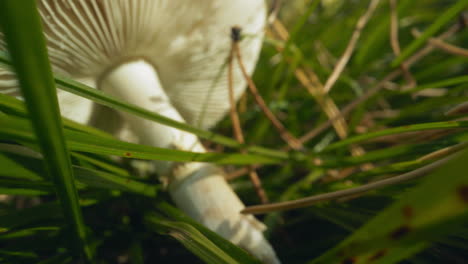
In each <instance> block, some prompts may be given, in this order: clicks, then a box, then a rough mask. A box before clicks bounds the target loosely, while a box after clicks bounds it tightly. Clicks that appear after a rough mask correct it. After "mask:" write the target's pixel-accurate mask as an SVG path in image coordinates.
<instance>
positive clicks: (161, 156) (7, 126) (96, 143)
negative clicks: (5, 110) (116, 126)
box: [0, 116, 289, 165]
mask: <svg viewBox="0 0 468 264" xmlns="http://www.w3.org/2000/svg"><path fill="white" fill-rule="evenodd" d="M0 124H3V125H2V126H0V135H2V136H4V137H5V138H7V139H9V140H17V141H22V142H27V143H30V144H35V143H36V139H35V136H34V134H33V133H32V129H31V128H30V126H29V124H28V123H26V122H25V121H24V120H21V119H18V118H10V117H1V116H0ZM65 135H66V138H67V144H68V147H69V148H70V150H72V151H81V152H87V153H94V154H102V155H114V156H119V157H124V158H136V159H148V160H166V161H177V162H191V161H200V162H212V163H217V164H232V165H246V164H274V163H280V162H282V161H286V160H287V159H288V158H289V157H288V156H283V157H276V158H273V157H267V156H263V155H256V154H239V153H233V154H223V153H214V152H212V153H196V152H188V151H180V150H174V149H165V148H156V147H150V146H145V145H138V144H133V143H127V142H123V141H119V140H117V139H112V138H108V137H100V136H97V135H93V136H91V135H89V134H86V133H82V132H77V131H72V130H65Z"/></svg>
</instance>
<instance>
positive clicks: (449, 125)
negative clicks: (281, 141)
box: [324, 121, 468, 151]
mask: <svg viewBox="0 0 468 264" xmlns="http://www.w3.org/2000/svg"><path fill="white" fill-rule="evenodd" d="M457 128H468V121H449V122H434V123H425V124H416V125H409V126H402V127H395V128H390V129H384V130H381V131H376V132H370V133H366V134H362V135H358V136H354V137H351V138H349V139H345V140H341V141H339V142H337V143H334V144H331V145H329V146H328V147H327V148H325V150H324V151H329V150H333V149H337V148H341V147H344V146H349V145H351V144H354V143H358V142H363V141H366V140H369V139H373V138H377V137H382V136H388V135H395V134H401V133H407V132H415V131H424V130H434V129H457Z"/></svg>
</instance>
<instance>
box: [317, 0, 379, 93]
mask: <svg viewBox="0 0 468 264" xmlns="http://www.w3.org/2000/svg"><path fill="white" fill-rule="evenodd" d="M379 2H380V0H371V2H370V4H369V7H368V8H367V11H366V12H365V13H364V15H362V16H361V17H360V18H359V20H358V22H357V24H356V28H355V29H354V32H353V35H352V36H351V39H350V40H349V43H348V46H347V47H346V49H345V52H344V53H343V55H342V56H341V58H340V59H339V60H338V63H337V64H336V65H335V68H334V69H333V72H332V74H331V75H330V77H329V78H328V80H327V81H326V82H325V85H324V87H323V90H324V92H325V93H328V92H330V90H331V88H332V87H333V85H335V83H336V81H337V80H338V78H339V77H340V75H341V73H343V71H344V69H345V67H346V65H347V64H348V62H349V59H350V58H351V55H352V54H353V52H354V50H355V48H356V44H357V42H358V40H359V38H360V37H361V32H362V30H363V29H364V27H365V26H366V24H367V22H369V19H370V18H371V16H372V14H373V13H374V11H375V10H376V8H377V6H378V5H379Z"/></svg>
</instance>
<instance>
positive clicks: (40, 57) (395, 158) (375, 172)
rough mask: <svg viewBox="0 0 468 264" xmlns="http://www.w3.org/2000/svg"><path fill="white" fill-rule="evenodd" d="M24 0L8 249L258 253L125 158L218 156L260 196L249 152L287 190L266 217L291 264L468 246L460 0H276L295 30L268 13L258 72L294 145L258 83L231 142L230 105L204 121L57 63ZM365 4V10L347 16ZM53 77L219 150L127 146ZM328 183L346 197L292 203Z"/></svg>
mask: <svg viewBox="0 0 468 264" xmlns="http://www.w3.org/2000/svg"><path fill="white" fill-rule="evenodd" d="M16 2H18V1H3V2H2V3H1V6H0V10H1V11H0V12H2V11H3V12H2V13H1V16H0V18H1V21H2V24H1V27H0V28H2V29H3V31H4V33H5V35H6V40H7V42H8V43H9V44H10V47H11V48H10V52H9V53H5V51H3V52H2V53H1V54H0V63H2V64H3V66H2V65H0V67H8V65H11V64H12V65H13V66H14V67H15V68H16V69H17V73H18V77H19V79H20V83H21V87H22V92H23V94H24V97H25V100H24V102H23V101H21V100H18V99H16V98H13V97H11V96H7V95H2V94H0V142H1V144H0V168H2V170H1V171H0V194H2V195H7V196H2V197H4V198H5V199H6V201H5V202H2V203H0V248H1V249H0V262H2V263H75V262H76V259H77V257H76V255H77V252H86V254H84V255H87V256H89V258H92V260H91V261H92V262H93V263H117V262H119V261H120V263H153V262H159V263H174V262H175V263H178V262H181V263H258V262H257V261H256V260H255V259H254V258H252V257H251V256H250V255H249V254H247V253H245V251H243V250H242V249H240V248H237V247H236V246H234V245H233V244H231V243H229V242H227V241H225V240H224V239H222V238H220V237H219V236H217V235H216V234H214V233H213V232H211V231H209V230H207V229H206V228H204V227H203V226H200V225H199V224H198V223H196V222H194V221H193V220H191V219H190V218H188V217H186V216H185V215H183V214H182V213H181V212H179V210H178V209H176V208H174V207H173V205H172V204H171V200H170V199H169V197H168V195H167V193H166V192H165V190H164V186H163V183H161V182H160V181H159V180H158V179H157V178H156V177H154V175H152V174H151V173H145V172H144V170H141V169H138V167H137V166H134V162H133V161H132V159H144V160H152V159H158V160H171V161H205V162H213V163H217V164H222V165H225V168H226V170H227V171H228V174H229V178H230V179H231V183H232V186H233V188H234V189H235V190H236V192H237V193H238V194H239V195H240V197H241V198H242V199H243V200H244V201H245V202H246V203H247V204H250V205H256V204H258V203H259V198H258V197H257V195H256V191H255V189H254V187H253V185H252V183H251V182H250V180H249V178H248V177H244V174H245V172H246V171H247V170H244V169H242V166H243V165H252V164H255V165H257V167H258V168H257V171H258V174H259V175H260V176H261V179H262V183H263V188H264V189H265V191H266V193H267V195H268V196H269V198H270V200H271V201H273V202H292V203H291V204H290V205H288V206H289V207H288V206H286V207H285V208H283V209H287V210H284V211H270V210H266V211H267V212H268V213H267V214H265V215H260V216H259V217H260V218H261V219H262V220H263V221H264V222H265V223H266V224H267V226H268V231H267V233H266V235H267V236H268V238H269V240H270V241H271V242H272V244H273V246H274V247H275V249H276V251H277V253H278V255H279V257H280V258H281V259H282V261H283V262H284V263H464V262H463V261H464V260H465V259H467V258H468V255H467V254H466V249H467V248H468V229H467V226H466V220H467V217H468V202H467V199H468V198H467V193H468V189H467V188H468V187H467V186H468V180H467V177H466V176H465V174H466V173H465V171H466V169H467V165H466V160H467V159H468V156H467V152H466V146H467V144H466V143H467V141H468V133H467V121H466V120H467V119H466V114H467V112H468V111H467V106H466V101H467V100H468V82H467V75H466V66H465V65H466V64H467V62H468V58H467V57H466V56H464V55H463V54H462V53H460V52H459V51H460V50H461V51H463V49H465V51H466V45H465V46H464V43H468V33H467V32H468V31H467V30H466V12H465V13H463V11H464V10H466V7H467V4H468V2H467V1H455V0H425V1H411V0H400V1H398V2H397V6H396V7H392V5H390V4H389V1H377V2H378V5H377V7H376V9H375V11H373V12H372V10H370V11H369V7H370V3H372V2H374V1H315V0H312V1H284V2H285V3H284V5H283V7H282V9H281V12H280V20H281V21H282V22H283V23H284V25H285V28H284V29H286V31H285V30H284V29H282V25H283V24H279V23H275V24H274V25H272V26H270V27H269V29H268V32H267V34H266V37H265V42H264V47H263V50H262V54H261V57H260V61H259V63H258V67H257V70H256V72H255V75H254V76H253V80H254V83H255V84H256V86H257V88H258V89H259V91H260V94H261V95H262V96H263V98H264V99H265V101H266V103H267V105H268V107H269V108H270V109H271V110H272V112H273V113H274V115H275V116H276V117H277V118H278V119H279V120H280V121H281V122H282V124H283V125H284V126H285V127H286V128H287V129H288V131H289V132H290V133H291V134H292V135H294V136H295V137H297V138H298V139H299V140H300V141H301V143H303V145H304V147H303V150H301V151H288V150H287V145H286V143H284V142H283V141H282V139H281V138H280V136H279V135H278V133H273V132H272V131H274V128H273V127H272V125H271V124H270V122H269V121H268V120H267V119H266V118H265V117H264V114H263V113H262V111H261V109H260V108H259V107H258V106H257V105H256V103H255V100H254V98H253V97H252V96H249V95H248V96H246V98H244V99H242V100H241V103H240V106H239V115H240V119H241V121H242V123H243V124H242V127H243V128H244V131H243V133H244V135H245V139H246V142H247V143H246V144H245V145H243V144H239V143H237V141H235V140H234V139H232V135H231V134H232V133H231V131H232V123H231V121H230V120H229V118H226V119H225V120H223V121H222V122H221V123H220V124H219V125H218V126H217V127H216V129H215V130H214V132H208V131H203V130H200V129H197V128H195V127H191V126H188V125H185V124H182V123H178V122H175V121H172V120H169V119H167V118H164V117H163V116H160V115H158V114H155V113H151V112H149V111H146V110H144V109H141V108H139V107H138V106H134V105H129V104H127V103H125V102H123V101H120V100H117V99H115V98H111V97H109V96H106V95H104V94H102V93H100V92H99V91H96V90H93V89H90V88H89V87H87V86H85V85H83V84H80V83H77V82H75V81H73V80H70V79H67V78H63V77H61V76H59V75H55V76H52V74H51V72H50V66H49V64H48V62H47V61H48V60H47V56H46V52H45V48H44V45H40V43H43V40H42V37H41V34H39V33H40V31H39V30H40V29H39V23H38V20H37V14H35V12H34V8H33V7H32V4H33V3H34V1H21V3H16ZM27 3H28V4H30V6H26V4H27ZM7 5H8V6H7ZM7 7H8V8H7ZM366 12H367V13H369V17H368V21H367V23H365V25H364V27H363V28H362V30H355V28H356V24H357V22H358V21H362V17H363V15H364V14H365V13H366ZM395 16H397V17H398V19H397V20H393V21H392V20H391V18H392V17H395ZM26 18H27V19H26ZM395 21H396V22H395ZM462 21H465V24H463V22H462ZM392 27H393V28H396V29H398V30H397V31H396V32H397V34H395V31H393V33H392V30H391V29H392ZM288 31H290V34H288ZM416 31H420V32H421V33H420V34H419V33H417V32H416ZM353 36H354V37H355V38H356V41H357V42H356V45H355V46H354V47H353V45H351V44H352V43H351V41H350V40H351V39H352V38H353ZM31 38H33V39H31ZM437 40H438V41H439V43H440V41H443V44H444V45H442V46H441V45H436V42H437ZM30 43H38V45H33V46H34V47H32V45H30ZM350 43H351V44H350ZM395 44H396V46H399V47H397V48H395V47H396V46H395ZM453 47H458V48H460V49H453ZM454 50H457V52H454ZM10 55H11V59H10V57H9V56H10ZM340 64H341V65H344V67H342V68H341V69H340V68H338V66H337V65H340ZM5 65H6V66H5ZM36 65H40V67H36ZM333 75H334V77H333V78H332V76H333ZM334 79H335V80H334ZM54 83H55V85H56V86H57V87H58V88H60V89H64V90H67V91H69V92H72V93H76V94H78V95H80V96H83V97H86V98H88V99H90V100H93V101H95V102H97V103H100V104H103V105H106V106H108V107H111V108H114V109H118V110H121V111H127V112H130V113H132V114H135V115H139V116H140V117H143V118H146V119H149V120H152V121H155V122H160V123H163V124H167V125H170V126H173V127H176V128H179V129H182V130H185V131H189V132H191V133H194V134H196V135H197V136H199V137H200V138H203V139H204V140H205V143H207V144H209V145H210V146H212V147H213V148H215V147H216V149H218V150H223V151H222V152H221V151H217V152H212V153H209V154H206V155H195V154H194V153H190V152H183V151H177V150H165V149H158V148H151V147H148V146H141V145H137V144H129V143H124V142H120V141H118V140H116V139H113V138H112V137H111V136H110V135H108V134H106V133H104V132H101V131H98V130H96V129H94V128H90V127H87V126H84V125H81V124H76V123H73V122H71V121H69V120H61V119H60V118H59V115H58V108H57V102H56V96H55V95H54ZM325 84H327V87H330V88H331V89H330V91H329V92H328V93H327V92H324V91H323V87H324V86H325ZM33 86H34V89H31V88H32V87H33ZM38 87H40V88H41V89H38ZM337 113H341V114H337ZM29 120H31V121H32V125H31V123H30V121H29ZM62 123H63V125H62ZM51 144H54V145H53V146H54V147H51V146H52V145H51ZM18 145H21V146H22V148H18ZM12 146H14V147H12ZM57 146H59V147H57ZM52 149H54V150H57V151H51V150H52ZM243 151H247V154H242V152H243ZM39 152H40V153H42V155H38V153H39ZM110 155H113V156H120V157H123V158H124V159H123V161H116V160H115V159H112V158H110V157H109V156H110ZM140 165H141V163H140ZM143 165H144V163H143ZM404 175H410V176H414V175H417V177H406V178H405V177H403V178H402V177H401V176H404ZM398 177H400V178H398ZM401 178H402V179H405V181H395V179H401ZM73 179H75V180H73ZM409 179H411V180H409ZM389 181H390V182H393V183H392V184H389V185H385V186H380V187H379V188H374V187H372V188H369V189H366V190H367V191H366V192H364V193H363V192H359V193H354V192H353V190H359V188H363V187H366V186H378V184H379V183H382V182H389ZM372 184H373V185H372ZM73 186H75V187H76V190H77V191H76V190H75V188H74V187H73ZM55 192H56V193H57V195H55ZM330 193H335V194H336V193H338V194H339V195H338V196H336V195H335V196H330V197H333V199H331V198H327V199H322V200H318V201H316V202H314V203H313V204H308V205H307V206H306V207H302V206H299V207H297V205H298V204H297V203H294V201H295V200H297V199H303V198H310V199H311V200H313V199H315V198H317V197H318V196H317V195H322V197H323V195H324V194H327V195H329V194H330ZM342 194H343V195H342ZM350 194H352V195H350ZM296 207H297V208H296ZM293 208H295V209H293ZM81 212H82V215H83V218H81ZM70 227H71V228H70ZM70 232H72V233H73V234H75V236H74V239H71V240H72V241H73V242H75V245H77V246H75V247H73V246H71V245H70V244H69V241H70V236H69V235H68V234H70ZM85 234H86V236H87V239H86V240H85V239H84V236H85ZM77 248H78V249H77ZM91 252H92V253H93V254H92V253H91ZM78 254H81V253H78Z"/></svg>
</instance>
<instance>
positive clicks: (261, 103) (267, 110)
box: [232, 41, 302, 150]
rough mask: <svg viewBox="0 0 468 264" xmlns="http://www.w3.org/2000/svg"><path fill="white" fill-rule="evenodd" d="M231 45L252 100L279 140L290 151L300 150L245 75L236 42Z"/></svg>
mask: <svg viewBox="0 0 468 264" xmlns="http://www.w3.org/2000/svg"><path fill="white" fill-rule="evenodd" d="M232 45H233V50H234V54H235V56H236V58H237V62H238V63H239V67H240V69H241V72H242V75H243V76H244V78H245V80H246V81H247V84H248V87H249V89H250V92H251V93H252V95H253V96H254V99H255V101H256V102H257V104H258V106H259V107H260V108H261V109H262V111H263V113H264V114H265V116H266V117H267V118H268V120H270V122H271V123H272V124H273V126H274V127H275V128H276V130H278V133H279V134H280V136H281V138H282V139H283V140H284V141H285V142H286V143H287V144H288V145H289V146H290V147H291V148H292V149H295V150H300V149H302V144H301V143H300V142H299V140H298V139H296V138H295V137H294V136H293V135H292V134H291V133H289V131H288V130H287V129H286V128H285V127H284V125H283V124H282V123H281V121H279V119H278V118H277V117H276V116H275V115H274V114H273V112H271V110H270V108H268V106H267V105H266V103H265V100H263V98H262V96H261V95H260V93H259V92H258V89H257V86H256V85H255V83H254V82H253V81H252V79H251V78H250V76H249V74H248V73H247V70H246V69H245V66H244V63H243V60H242V55H241V52H240V48H239V43H238V41H233V44H232Z"/></svg>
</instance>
